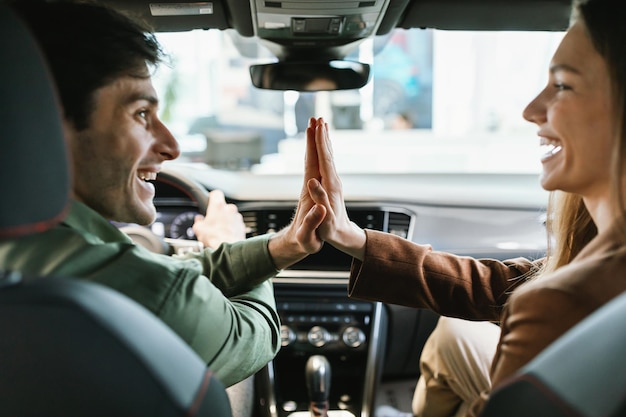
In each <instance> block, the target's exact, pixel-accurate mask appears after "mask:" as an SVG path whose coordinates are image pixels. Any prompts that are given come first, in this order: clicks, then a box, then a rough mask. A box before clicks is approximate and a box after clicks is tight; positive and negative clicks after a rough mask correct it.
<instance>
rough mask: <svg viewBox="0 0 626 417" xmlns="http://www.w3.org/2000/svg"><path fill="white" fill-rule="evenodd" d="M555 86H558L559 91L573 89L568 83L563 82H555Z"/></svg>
mask: <svg viewBox="0 0 626 417" xmlns="http://www.w3.org/2000/svg"><path fill="white" fill-rule="evenodd" d="M554 88H556V89H557V90H558V91H565V90H571V88H570V87H569V86H568V85H567V84H563V83H555V84H554Z"/></svg>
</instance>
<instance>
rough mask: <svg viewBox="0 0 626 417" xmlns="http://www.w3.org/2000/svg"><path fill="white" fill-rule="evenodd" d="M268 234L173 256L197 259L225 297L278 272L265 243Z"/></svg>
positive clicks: (246, 289)
mask: <svg viewBox="0 0 626 417" xmlns="http://www.w3.org/2000/svg"><path fill="white" fill-rule="evenodd" d="M269 237H270V236H269V235H261V236H256V237H253V238H250V239H246V240H242V241H239V242H235V243H224V244H222V245H220V246H219V247H218V248H217V249H215V250H212V249H205V250H204V251H202V252H200V253H190V254H187V255H184V256H176V257H177V258H181V259H196V260H197V261H199V262H200V263H201V265H202V269H203V271H204V275H206V276H207V277H208V278H209V280H210V281H211V282H212V283H213V285H215V286H216V287H217V288H219V289H220V290H221V291H222V292H223V293H224V295H226V296H227V297H229V296H232V295H235V294H239V293H241V292H245V291H248V290H250V289H251V288H252V287H254V286H257V285H259V284H260V283H262V282H264V281H266V280H267V279H269V278H271V277H273V276H274V275H276V273H277V272H278V271H277V270H276V267H275V266H274V263H273V262H272V258H271V256H270V253H269V250H268V248H267V244H268V241H269Z"/></svg>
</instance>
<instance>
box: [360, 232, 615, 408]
mask: <svg viewBox="0 0 626 417" xmlns="http://www.w3.org/2000/svg"><path fill="white" fill-rule="evenodd" d="M366 233H367V244H366V248H365V260H364V261H363V262H360V261H358V260H354V261H353V264H352V269H351V273H350V282H349V287H348V292H349V295H350V296H351V297H354V298H361V299H366V300H374V301H382V302H386V303H392V304H400V305H405V306H410V307H417V308H429V309H431V310H434V311H436V312H437V313H439V314H441V315H445V316H451V317H459V318H464V319H468V320H489V321H497V322H500V325H501V328H502V335H501V338H500V342H499V344H498V348H497V350H496V354H495V357H494V360H493V364H492V369H491V378H492V386H496V385H498V384H499V383H501V382H502V381H503V380H504V379H506V378H507V377H509V376H510V375H512V374H513V373H514V372H515V371H517V370H518V369H520V368H521V367H522V366H524V365H525V364H526V363H528V362H529V361H530V360H531V359H532V358H534V357H535V356H536V355H537V354H538V353H539V352H541V351H542V350H543V349H544V348H545V347H546V346H548V345H549V344H550V343H552V342H553V341H554V340H556V339H557V338H558V337H559V336H561V335H562V334H563V333H565V332H566V331H567V330H568V329H569V328H571V327H572V326H574V325H575V324H576V323H578V322H579V321H580V320H582V319H583V318H584V317H586V316H587V315H589V314H590V313H591V312H593V311H594V310H596V309H597V308H598V307H600V306H601V305H603V304H604V303H606V302H607V301H609V300H610V299H612V298H613V297H615V296H616V295H618V294H620V293H622V292H624V291H626V244H625V243H624V241H623V239H622V238H621V237H620V235H619V234H618V233H617V232H613V231H611V232H607V233H603V234H601V235H598V236H597V237H596V238H595V239H593V240H592V241H591V242H590V243H589V244H588V245H587V247H585V248H584V249H583V250H582V251H581V253H580V254H579V255H578V256H577V257H576V258H575V259H574V260H573V261H572V262H571V263H570V264H569V265H567V266H565V267H562V268H560V269H559V270H557V271H556V272H554V273H552V274H549V275H546V276H543V277H541V278H540V279H537V280H531V281H525V280H524V278H523V276H524V275H525V274H528V273H529V272H531V271H532V270H533V268H534V267H536V266H537V265H536V264H537V263H538V262H541V260H539V261H536V262H535V263H533V262H531V261H529V260H527V259H524V258H516V259H511V260H507V261H496V260H492V259H481V260H478V259H474V258H469V257H461V256H455V255H452V254H448V253H444V252H436V251H433V250H432V248H431V247H430V246H427V245H417V244H415V243H412V242H410V241H407V240H406V239H402V238H400V237H397V236H394V235H392V234H386V233H381V232H376V231H371V230H367V231H366ZM524 282H526V284H525V285H521V284H524ZM513 290H515V291H514V292H513ZM512 292H513V293H512ZM488 395H489V393H488V392H486V393H484V395H483V396H482V397H481V398H480V399H479V400H478V401H477V402H476V404H475V405H474V407H472V411H471V412H470V415H477V414H478V413H479V411H480V410H481V409H482V406H483V405H484V402H485V401H486V399H487V398H488Z"/></svg>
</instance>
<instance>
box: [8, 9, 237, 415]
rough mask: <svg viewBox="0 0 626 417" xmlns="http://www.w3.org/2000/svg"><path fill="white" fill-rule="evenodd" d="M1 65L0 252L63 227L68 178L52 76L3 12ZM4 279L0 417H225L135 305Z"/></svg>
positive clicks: (215, 388)
mask: <svg viewBox="0 0 626 417" xmlns="http://www.w3.org/2000/svg"><path fill="white" fill-rule="evenodd" d="M59 24H62V23H59ZM0 62H2V65H1V66H0V109H1V112H0V141H1V145H2V146H1V147H0V196H1V197H0V240H3V239H19V238H20V237H22V236H25V235H29V234H35V233H39V232H42V231H45V230H46V229H48V228H50V227H52V226H54V225H55V224H57V223H58V222H59V221H61V220H62V218H63V216H64V214H65V211H66V209H67V207H68V196H69V183H70V173H69V168H68V162H67V155H66V149H65V147H64V138H63V130H62V124H61V120H60V110H59V106H58V102H57V98H56V95H55V91H54V87H53V83H52V79H51V76H50V75H49V73H48V72H47V69H46V65H45V62H44V59H43V57H42V55H41V53H40V51H39V50H38V48H37V45H36V42H35V40H34V38H33V37H32V36H31V35H30V33H29V31H28V30H27V28H26V26H25V25H24V24H23V23H22V22H21V21H20V20H19V18H18V17H17V16H16V15H15V14H14V13H13V12H12V10H11V9H10V8H9V7H8V6H6V5H0ZM59 244H62V242H59ZM4 269H5V268H4V266H3V265H2V264H1V263H0V415H1V416H68V417H71V416H108V417H110V416H134V417H137V416H183V415H184V416H212V417H225V416H231V408H230V404H229V400H228V397H227V395H226V392H225V390H224V386H223V385H222V384H221V382H220V381H218V380H217V379H216V378H215V377H214V376H213V374H212V373H211V371H210V370H209V369H207V367H206V365H205V363H204V362H203V361H202V360H201V359H200V358H199V357H198V356H197V355H196V354H195V352H193V351H192V350H191V349H190V348H189V347H188V346H187V345H186V344H185V343H184V342H183V341H182V340H181V339H180V338H179V337H178V336H177V335H176V334H175V333H174V332H173V331H172V330H171V329H169V328H168V327H167V326H166V325H165V324H163V323H162V322H161V321H160V320H158V319H157V318H156V317H155V316H154V315H152V314H151V313H150V312H148V311H147V310H146V309H144V308H143V307H142V306H140V305H139V304H136V303H135V302H134V301H132V300H130V299H129V298H127V297H125V296H123V295H121V294H119V293H117V292H115V291H113V290H111V289H108V288H106V287H104V286H101V285H98V284H93V283H88V282H84V281H80V280H76V279H71V278H64V277H34V276H26V275H25V274H22V273H20V272H19V271H9V270H4Z"/></svg>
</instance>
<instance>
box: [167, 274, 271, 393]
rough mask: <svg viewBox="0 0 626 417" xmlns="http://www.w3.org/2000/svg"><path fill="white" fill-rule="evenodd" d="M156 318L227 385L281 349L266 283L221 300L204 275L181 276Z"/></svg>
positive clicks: (243, 376)
mask: <svg viewBox="0 0 626 417" xmlns="http://www.w3.org/2000/svg"><path fill="white" fill-rule="evenodd" d="M159 317H160V318H161V319H162V320H163V321H164V322H165V323H167V324H168V325H169V326H170V327H172V328H173V329H175V330H176V332H177V333H178V334H179V335H180V336H181V337H182V338H183V339H184V340H185V341H186V342H187V343H188V344H189V345H190V346H191V347H192V348H193V350H195V351H196V352H197V353H198V354H199V355H200V357H202V358H203V359H204V360H205V361H206V362H207V364H208V366H209V367H210V368H211V369H212V370H213V371H214V372H215V374H216V375H217V376H218V378H219V379H220V380H221V381H222V382H223V383H224V384H225V385H227V386H230V385H232V384H234V383H236V382H239V381H241V380H243V379H245V378H247V377H248V376H250V375H253V374H254V373H256V372H257V371H258V370H260V369H261V368H262V367H263V366H265V365H266V364H267V363H268V362H269V361H270V360H272V359H273V358H274V356H275V355H276V353H277V352H278V349H279V347H280V343H279V340H280V320H279V318H278V314H277V312H276V305H275V301H274V293H273V287H272V284H271V282H270V281H265V282H263V283H262V284H260V285H258V286H256V287H254V288H252V289H251V290H250V291H248V292H245V293H242V294H239V295H236V296H232V297H230V298H226V297H224V296H223V295H222V293H221V292H220V291H219V290H218V289H217V288H216V287H215V286H213V285H212V284H211V283H210V282H209V280H208V279H206V277H204V276H198V277H181V279H179V280H178V284H177V285H176V287H175V288H174V289H173V291H172V293H171V294H170V296H169V297H168V300H167V302H166V303H165V304H164V306H163V308H162V309H161V310H160V311H159Z"/></svg>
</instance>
